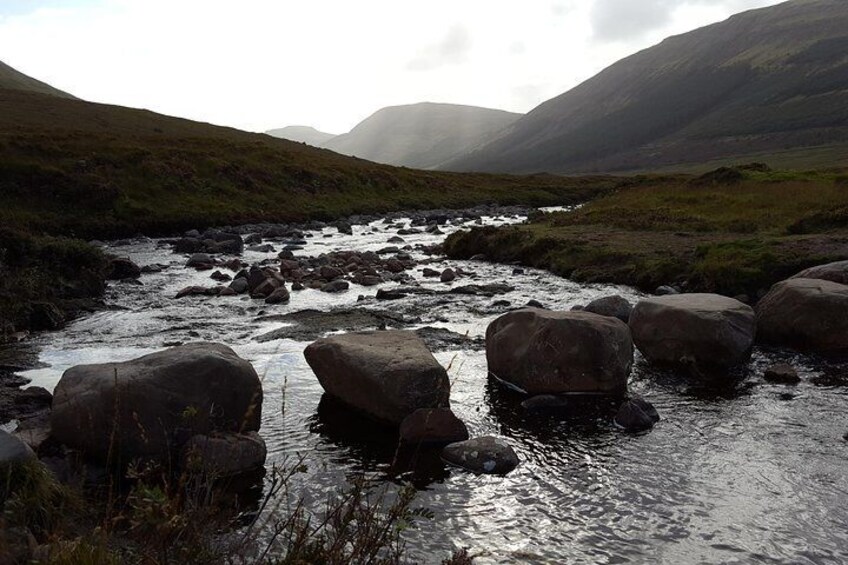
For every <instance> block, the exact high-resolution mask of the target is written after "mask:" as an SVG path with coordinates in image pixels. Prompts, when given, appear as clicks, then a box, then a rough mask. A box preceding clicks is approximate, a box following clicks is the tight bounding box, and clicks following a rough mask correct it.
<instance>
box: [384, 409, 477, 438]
mask: <svg viewBox="0 0 848 565" xmlns="http://www.w3.org/2000/svg"><path fill="white" fill-rule="evenodd" d="M400 439H401V441H402V442H403V443H407V444H422V443H423V444H431V445H434V444H435V445H438V444H442V445H446V444H449V443H454V442H458V441H464V440H467V439H468V428H467V427H466V426H465V423H464V422H463V421H462V420H460V419H459V418H457V417H456V415H455V414H454V413H453V412H452V411H451V410H450V408H421V409H419V410H416V411H415V412H413V413H412V414H410V415H409V416H407V417H406V418H404V419H403V422H401V424H400Z"/></svg>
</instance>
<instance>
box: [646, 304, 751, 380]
mask: <svg viewBox="0 0 848 565" xmlns="http://www.w3.org/2000/svg"><path fill="white" fill-rule="evenodd" d="M630 331H631V332H632V333H633V341H634V342H635V343H636V347H638V348H639V351H641V352H642V354H643V355H644V356H645V358H646V359H648V360H649V361H652V362H656V363H667V364H675V365H688V366H694V367H697V368H699V369H728V368H731V367H734V366H736V365H739V364H742V363H745V362H746V361H747V360H748V358H749V357H750V355H751V347H752V346H753V343H754V334H755V331H756V323H755V317H754V310H753V309H751V307H750V306H747V305H746V304H743V303H741V302H739V301H738V300H734V299H733V298H727V297H726V296H720V295H718V294H673V295H667V296H658V297H653V298H648V299H645V300H641V301H640V302H639V303H637V304H636V307H635V308H634V309H633V313H632V314H631V315H630Z"/></svg>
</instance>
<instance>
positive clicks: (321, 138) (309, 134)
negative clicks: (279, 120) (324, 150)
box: [265, 126, 336, 147]
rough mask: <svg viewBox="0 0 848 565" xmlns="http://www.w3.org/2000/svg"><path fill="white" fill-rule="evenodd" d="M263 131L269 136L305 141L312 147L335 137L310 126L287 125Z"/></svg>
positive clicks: (299, 141) (319, 145)
mask: <svg viewBox="0 0 848 565" xmlns="http://www.w3.org/2000/svg"><path fill="white" fill-rule="evenodd" d="M265 133H266V134H268V135H270V136H271V137H278V138H280V139H288V140H289V141H297V142H298V143H306V144H307V145H312V146H313V147H321V146H322V145H324V144H325V143H327V142H328V141H330V140H331V139H333V138H334V137H336V135H335V134H333V133H326V132H323V131H319V130H317V129H315V128H313V127H310V126H287V127H284V128H279V129H271V130H268V131H266V132H265Z"/></svg>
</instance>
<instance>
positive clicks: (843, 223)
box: [446, 169, 848, 298]
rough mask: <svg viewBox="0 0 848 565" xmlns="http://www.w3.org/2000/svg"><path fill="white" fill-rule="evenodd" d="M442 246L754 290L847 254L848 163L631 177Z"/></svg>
mask: <svg viewBox="0 0 848 565" xmlns="http://www.w3.org/2000/svg"><path fill="white" fill-rule="evenodd" d="M446 248H447V251H448V254H449V255H451V256H453V257H470V256H472V255H475V254H478V253H483V254H486V255H487V256H489V257H490V258H492V259H496V260H500V261H520V262H522V263H525V264H529V265H533V266H537V267H542V268H546V269H549V270H551V271H553V272H555V273H557V274H560V275H563V276H566V277H570V278H573V279H575V280H578V281H587V282H613V283H622V284H630V285H635V286H638V287H641V288H643V289H644V290H648V291H653V290H654V289H655V288H656V287H657V286H659V285H664V284H671V283H674V284H676V285H679V286H681V287H682V288H685V289H688V290H701V291H711V292H720V293H723V294H728V295H731V296H733V295H736V294H741V293H746V294H748V295H749V296H751V297H752V298H755V297H756V296H757V295H758V294H759V293H761V292H763V291H764V290H766V289H768V287H769V286H770V285H771V284H773V283H774V282H776V281H777V280H780V279H781V278H785V277H787V276H790V275H792V274H794V273H795V272H797V271H799V270H801V269H802V268H805V267H808V266H811V265H815V264H820V263H825V262H829V261H836V260H842V259H846V258H848V172H846V171H842V172H837V171H830V172H810V173H793V172H762V171H760V172H758V171H756V170H738V169H725V170H722V171H720V172H718V173H715V172H714V173H708V174H706V175H704V176H702V177H694V176H686V175H674V176H645V177H636V178H633V179H631V181H630V185H629V187H627V188H622V189H621V190H619V191H617V192H616V193H614V194H611V195H608V196H606V197H603V198H600V199H598V200H595V201H593V202H591V203H589V204H587V205H586V206H585V207H583V208H581V209H579V210H577V211H574V212H568V213H557V214H548V215H545V216H544V217H543V218H541V219H539V220H538V221H536V222H534V223H532V224H529V225H523V226H518V227H511V228H501V229H475V230H473V231H471V232H465V233H460V234H456V235H454V236H452V237H451V238H450V239H449V240H448V241H447V243H446Z"/></svg>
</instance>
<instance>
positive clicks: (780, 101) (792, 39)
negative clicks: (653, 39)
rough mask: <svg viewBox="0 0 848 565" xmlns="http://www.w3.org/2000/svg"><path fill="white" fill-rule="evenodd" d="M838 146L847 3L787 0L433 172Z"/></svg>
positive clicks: (596, 81)
mask: <svg viewBox="0 0 848 565" xmlns="http://www.w3.org/2000/svg"><path fill="white" fill-rule="evenodd" d="M817 146H824V147H831V146H840V147H841V146H846V147H848V2H846V1H845V0H792V1H789V2H785V3H783V4H779V5H777V6H773V7H770V8H763V9H759V10H752V11H749V12H744V13H742V14H738V15H736V16H733V17H731V18H730V19H728V20H726V21H724V22H721V23H718V24H714V25H711V26H707V27H704V28H701V29H698V30H695V31H693V32H690V33H686V34H683V35H679V36H675V37H670V38H668V39H666V40H665V41H663V42H662V43H661V44H659V45H657V46H655V47H652V48H650V49H646V50H644V51H641V52H639V53H637V54H635V55H633V56H630V57H628V58H626V59H623V60H621V61H619V62H618V63H615V64H614V65H612V66H610V67H608V68H607V69H606V70H604V71H602V72H601V73H600V74H598V75H596V76H595V77H593V78H591V79H589V80H587V81H586V82H584V83H583V84H581V85H579V86H577V87H576V88H574V89H572V90H571V91H569V92H566V93H565V94H563V95H561V96H559V97H557V98H554V99H552V100H549V101H547V102H545V103H543V104H542V105H540V106H539V107H537V108H536V109H534V110H533V111H531V112H530V113H528V114H527V115H526V116H524V117H523V118H521V119H519V120H517V121H516V122H515V123H514V124H512V125H511V126H510V127H508V128H507V129H506V130H504V131H503V132H502V133H501V134H500V135H498V136H496V137H495V138H493V139H491V140H489V142H488V143H486V144H485V145H483V146H481V147H479V148H477V149H475V150H472V151H469V152H467V153H466V154H465V155H462V156H459V157H458V158H455V159H453V160H451V161H449V162H447V163H445V164H443V165H442V166H441V167H440V168H442V169H445V170H455V171H486V172H512V173H531V172H539V171H547V172H559V173H576V172H598V171H603V172H612V171H624V170H639V169H642V170H645V169H652V168H659V167H663V166H669V165H675V164H681V163H699V162H705V161H710V160H716V159H722V158H728V157H738V156H743V155H747V154H758V153H759V154H762V153H768V152H770V151H785V150H787V149H794V148H804V147H817Z"/></svg>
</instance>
